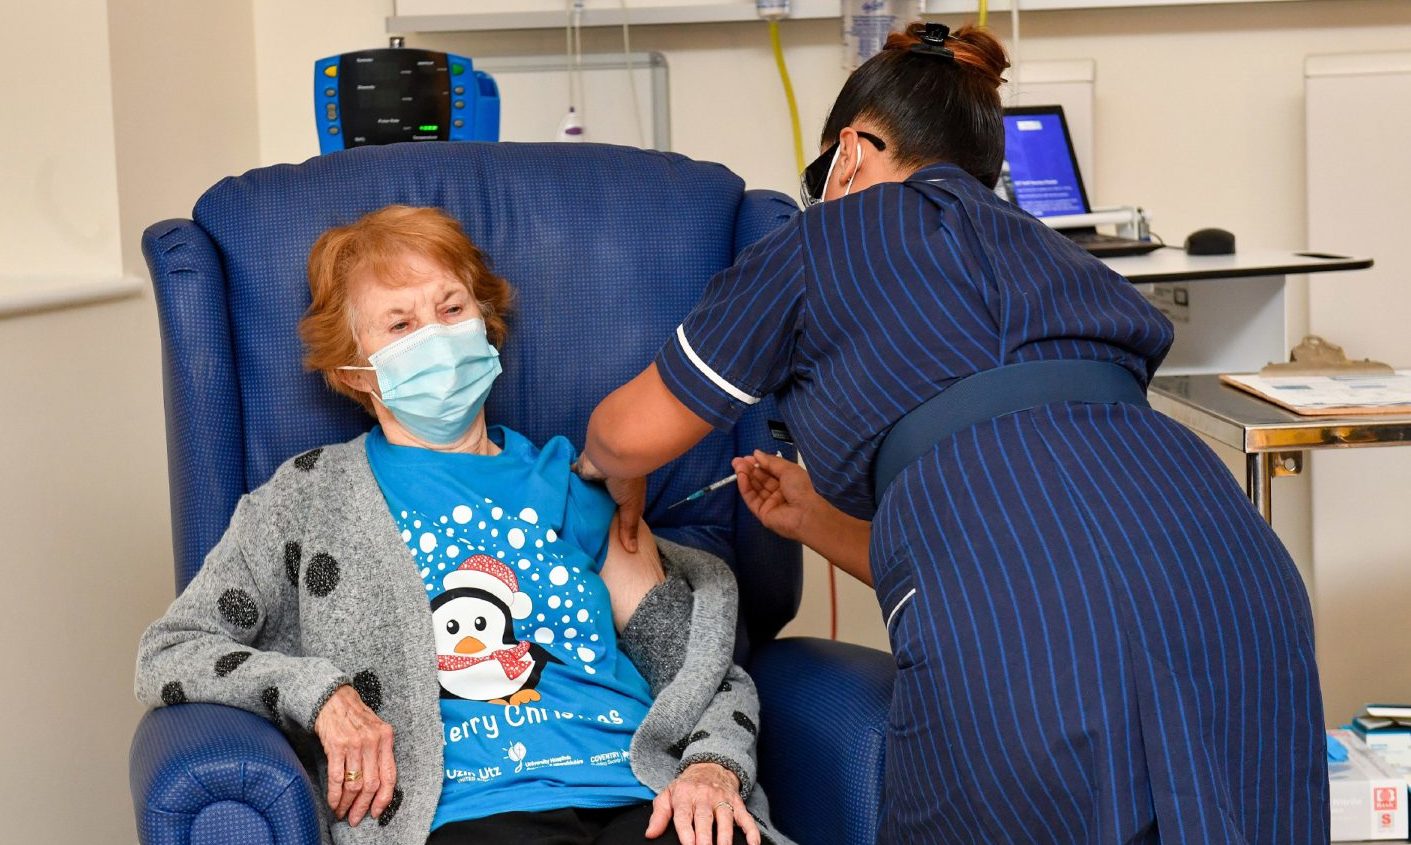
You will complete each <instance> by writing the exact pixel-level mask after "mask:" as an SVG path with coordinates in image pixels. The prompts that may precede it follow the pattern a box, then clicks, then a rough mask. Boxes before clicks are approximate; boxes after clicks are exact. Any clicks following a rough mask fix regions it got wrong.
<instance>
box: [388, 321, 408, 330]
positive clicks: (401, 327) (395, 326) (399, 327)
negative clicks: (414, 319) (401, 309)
mask: <svg viewBox="0 0 1411 845" xmlns="http://www.w3.org/2000/svg"><path fill="white" fill-rule="evenodd" d="M408 325H410V324H409V323H407V321H406V320H403V321H402V322H400V323H393V324H392V331H394V332H402V331H406V330H407V326H408Z"/></svg>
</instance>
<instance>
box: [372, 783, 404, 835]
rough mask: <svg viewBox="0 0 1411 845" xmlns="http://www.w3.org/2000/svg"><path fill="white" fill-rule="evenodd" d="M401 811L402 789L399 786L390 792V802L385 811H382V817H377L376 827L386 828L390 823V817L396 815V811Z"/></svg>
mask: <svg viewBox="0 0 1411 845" xmlns="http://www.w3.org/2000/svg"><path fill="white" fill-rule="evenodd" d="M400 809H402V788H401V787H400V786H399V787H397V788H396V789H394V790H392V801H391V802H390V803H389V804H388V805H387V809H385V810H383V811H382V815H380V816H378V817H377V826H378V827H386V826H387V823H388V822H390V821H392V817H393V816H395V815H397V811H398V810H400Z"/></svg>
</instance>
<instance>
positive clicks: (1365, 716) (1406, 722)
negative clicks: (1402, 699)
mask: <svg viewBox="0 0 1411 845" xmlns="http://www.w3.org/2000/svg"><path fill="white" fill-rule="evenodd" d="M1352 730H1353V731H1355V732H1356V733H1357V736H1358V737H1360V738H1361V739H1362V741H1363V742H1365V743H1367V747H1368V748H1370V749H1372V750H1373V751H1375V752H1377V753H1378V754H1380V755H1381V756H1382V758H1383V759H1385V760H1386V761H1387V762H1388V763H1390V764H1392V765H1393V766H1397V767H1399V768H1402V769H1411V704H1368V705H1367V706H1366V707H1365V708H1363V711H1362V715H1360V716H1358V717H1357V718H1355V719H1353V720H1352Z"/></svg>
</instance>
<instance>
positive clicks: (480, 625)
mask: <svg viewBox="0 0 1411 845" xmlns="http://www.w3.org/2000/svg"><path fill="white" fill-rule="evenodd" d="M475 630H477V631H483V630H485V617H484V616H477V617H475Z"/></svg>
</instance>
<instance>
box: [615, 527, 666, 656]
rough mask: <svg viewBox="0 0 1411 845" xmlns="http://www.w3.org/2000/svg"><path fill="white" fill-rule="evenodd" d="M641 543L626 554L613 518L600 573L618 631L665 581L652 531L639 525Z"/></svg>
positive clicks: (620, 630)
mask: <svg viewBox="0 0 1411 845" xmlns="http://www.w3.org/2000/svg"><path fill="white" fill-rule="evenodd" d="M641 530H642V533H641V534H640V535H639V539H640V540H641V542H640V543H639V544H638V548H637V551H636V552H629V551H627V549H626V547H625V546H623V544H622V539H621V537H619V536H618V532H617V517H613V520H612V527H611V528H610V529H609V530H608V553H607V558H606V559H604V560H603V568H602V570H601V571H600V572H599V574H600V575H602V578H603V584H604V586H606V587H607V588H608V599H609V600H610V602H611V603H612V622H613V625H614V626H616V628H617V632H618V633H619V634H620V633H622V629H623V628H626V627H627V620H629V619H631V618H632V614H634V613H636V612H637V605H639V604H641V603H642V599H644V598H646V596H647V593H650V592H651V591H652V589H653V588H654V587H656V586H657V585H658V584H660V583H661V582H663V581H665V580H666V573H665V572H664V571H663V570H662V567H661V553H660V552H659V551H658V550H657V544H656V540H655V539H653V538H652V530H651V529H650V528H648V527H647V524H646V523H645V522H644V523H642V529H641Z"/></svg>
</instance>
